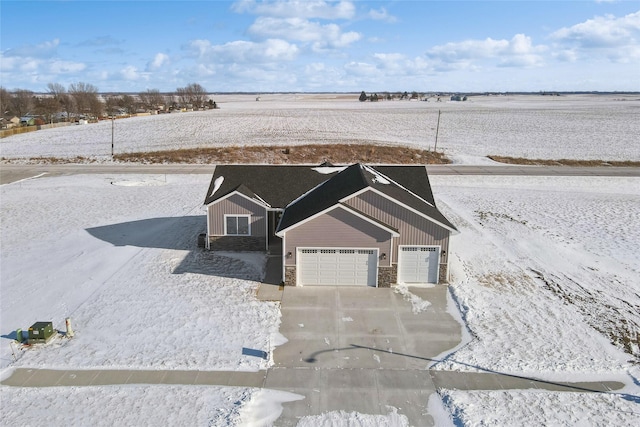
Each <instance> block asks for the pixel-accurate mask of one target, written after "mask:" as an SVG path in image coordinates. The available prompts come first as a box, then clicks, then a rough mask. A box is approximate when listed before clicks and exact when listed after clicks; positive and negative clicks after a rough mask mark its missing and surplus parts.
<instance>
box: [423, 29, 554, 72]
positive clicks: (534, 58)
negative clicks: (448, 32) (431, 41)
mask: <svg viewBox="0 0 640 427" xmlns="http://www.w3.org/2000/svg"><path fill="white" fill-rule="evenodd" d="M546 49H547V48H546V46H543V45H538V46H534V45H533V43H532V42H531V38H530V37H528V36H526V35H524V34H516V35H515V36H514V37H513V38H512V39H511V40H504V39H502V40H494V39H492V38H487V39H485V40H465V41H462V42H452V43H446V44H444V45H440V46H434V47H433V48H431V49H429V50H428V51H427V56H428V57H429V58H432V59H434V60H437V61H441V62H443V63H445V64H456V65H457V67H456V68H459V66H464V67H465V68H468V67H469V66H471V65H473V62H474V61H481V60H486V59H498V60H499V62H498V65H500V66H520V67H521V66H526V67H532V66H538V65H541V64H542V63H543V58H542V56H540V55H539V53H541V52H544V51H545V50H546Z"/></svg>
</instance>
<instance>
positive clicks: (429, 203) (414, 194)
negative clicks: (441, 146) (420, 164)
mask: <svg viewBox="0 0 640 427" xmlns="http://www.w3.org/2000/svg"><path fill="white" fill-rule="evenodd" d="M364 166H365V167H367V168H369V169H373V170H374V171H375V172H376V173H379V174H380V175H382V176H383V177H385V178H386V179H388V180H389V181H391V182H393V183H394V184H395V185H397V186H398V187H399V188H401V189H402V190H404V191H406V192H407V193H409V194H411V195H412V196H413V197H415V198H417V199H419V200H422V201H423V202H425V203H426V204H428V205H429V206H432V207H434V208H436V209H438V208H437V207H436V205H435V204H434V203H431V202H429V201H428V200H425V199H423V198H422V197H420V196H418V195H417V194H416V193H414V192H413V191H411V190H409V189H408V188H407V187H405V186H404V185H402V184H398V183H397V182H396V181H395V180H393V179H391V178H389V177H388V176H387V175H385V174H383V173H382V172H380V171H379V170H378V169H376V168H374V167H373V166H367V165H364ZM424 174H425V175H427V179H429V175H428V174H427V168H426V167H425V168H424ZM429 187H431V182H429Z"/></svg>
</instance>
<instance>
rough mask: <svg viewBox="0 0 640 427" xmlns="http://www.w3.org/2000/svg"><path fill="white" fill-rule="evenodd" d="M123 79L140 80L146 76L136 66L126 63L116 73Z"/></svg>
mask: <svg viewBox="0 0 640 427" xmlns="http://www.w3.org/2000/svg"><path fill="white" fill-rule="evenodd" d="M117 74H118V75H119V76H120V77H121V78H122V79H123V80H140V79H145V80H146V79H147V78H148V76H147V75H146V74H144V73H141V72H140V71H139V70H138V69H137V68H136V67H134V66H133V65H128V66H126V67H124V68H123V69H121V70H120V71H119V72H118V73H117Z"/></svg>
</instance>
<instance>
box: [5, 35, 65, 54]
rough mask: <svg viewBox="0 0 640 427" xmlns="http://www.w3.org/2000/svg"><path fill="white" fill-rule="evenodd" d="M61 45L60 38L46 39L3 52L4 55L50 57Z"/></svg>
mask: <svg viewBox="0 0 640 427" xmlns="http://www.w3.org/2000/svg"><path fill="white" fill-rule="evenodd" d="M59 45H60V39H53V40H50V41H45V42H42V43H40V44H37V45H31V44H26V45H23V46H20V47H17V48H14V49H7V50H5V51H4V52H3V56H6V57H9V56H14V57H15V56H17V57H30V58H50V57H52V56H54V55H55V54H56V50H57V48H58V46H59Z"/></svg>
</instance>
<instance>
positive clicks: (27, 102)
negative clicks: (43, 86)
mask: <svg viewBox="0 0 640 427" xmlns="http://www.w3.org/2000/svg"><path fill="white" fill-rule="evenodd" d="M9 105H10V108H9V109H10V110H11V112H12V113H13V114H15V115H16V116H18V117H22V116H24V115H25V114H27V113H28V112H29V111H30V110H31V109H32V108H33V92H31V91H30V90H26V89H16V90H14V91H13V93H12V95H11V97H10V98H9Z"/></svg>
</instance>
